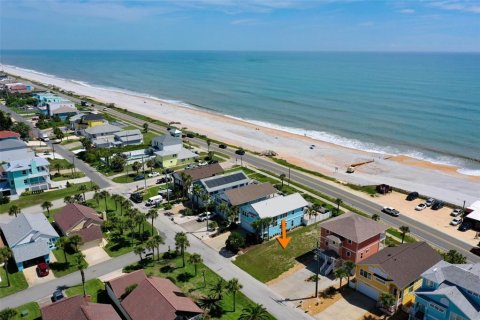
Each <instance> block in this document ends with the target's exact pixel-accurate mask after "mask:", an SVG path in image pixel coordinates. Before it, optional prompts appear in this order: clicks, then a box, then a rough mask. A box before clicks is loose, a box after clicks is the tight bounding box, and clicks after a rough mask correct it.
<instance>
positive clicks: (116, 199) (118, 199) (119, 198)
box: [110, 194, 123, 212]
mask: <svg viewBox="0 0 480 320" xmlns="http://www.w3.org/2000/svg"><path fill="white" fill-rule="evenodd" d="M110 198H111V199H112V200H113V202H114V203H115V212H117V210H118V203H119V202H120V203H121V201H122V200H123V197H122V196H121V195H119V194H112V195H111V196H110Z"/></svg>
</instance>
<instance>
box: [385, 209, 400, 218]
mask: <svg viewBox="0 0 480 320" xmlns="http://www.w3.org/2000/svg"><path fill="white" fill-rule="evenodd" d="M382 211H383V212H385V213H386V214H389V215H391V216H394V217H398V216H399V215H400V211H398V210H397V209H394V208H392V207H384V208H383V209H382Z"/></svg>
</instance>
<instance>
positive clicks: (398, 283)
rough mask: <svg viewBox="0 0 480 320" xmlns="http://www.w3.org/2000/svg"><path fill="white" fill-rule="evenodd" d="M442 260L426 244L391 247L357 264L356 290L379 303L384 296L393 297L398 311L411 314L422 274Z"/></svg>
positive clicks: (418, 243)
mask: <svg viewBox="0 0 480 320" xmlns="http://www.w3.org/2000/svg"><path fill="white" fill-rule="evenodd" d="M440 260H442V257H441V256H440V255H439V254H438V253H437V252H436V251H435V250H433V249H432V248H431V247H430V246H429V245H428V244H427V243H426V242H417V243H408V244H407V243H406V244H402V245H399V246H398V247H387V248H385V249H383V250H381V251H379V252H378V253H376V254H375V255H373V256H371V257H369V258H367V259H365V260H363V261H361V262H359V263H358V264H357V266H356V270H355V289H356V290H357V291H359V292H361V293H363V294H364V295H366V296H368V297H370V298H372V299H374V300H375V301H379V300H380V294H381V293H390V294H392V295H393V296H394V297H395V304H394V307H395V308H397V307H399V306H404V307H405V309H406V310H408V308H410V307H411V306H412V305H413V303H414V301H415V294H414V292H415V290H416V289H418V288H419V287H420V286H421V285H422V278H421V275H422V273H423V272H425V271H427V270H428V269H429V268H431V267H432V266H433V265H435V264H436V263H437V262H439V261H440Z"/></svg>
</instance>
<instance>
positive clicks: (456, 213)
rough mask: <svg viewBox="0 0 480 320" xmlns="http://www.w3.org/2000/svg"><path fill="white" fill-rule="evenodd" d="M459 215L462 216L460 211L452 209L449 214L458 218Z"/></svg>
mask: <svg viewBox="0 0 480 320" xmlns="http://www.w3.org/2000/svg"><path fill="white" fill-rule="evenodd" d="M461 214H462V209H453V210H452V212H451V213H450V215H451V216H452V217H458V216H459V215H461Z"/></svg>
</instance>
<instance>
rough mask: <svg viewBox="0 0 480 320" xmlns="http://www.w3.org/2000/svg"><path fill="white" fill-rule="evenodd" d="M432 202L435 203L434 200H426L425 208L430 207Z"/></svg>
mask: <svg viewBox="0 0 480 320" xmlns="http://www.w3.org/2000/svg"><path fill="white" fill-rule="evenodd" d="M434 202H435V199H433V198H428V199H427V201H425V204H426V205H427V207H431V206H432V204H433V203H434Z"/></svg>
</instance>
